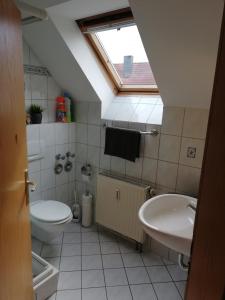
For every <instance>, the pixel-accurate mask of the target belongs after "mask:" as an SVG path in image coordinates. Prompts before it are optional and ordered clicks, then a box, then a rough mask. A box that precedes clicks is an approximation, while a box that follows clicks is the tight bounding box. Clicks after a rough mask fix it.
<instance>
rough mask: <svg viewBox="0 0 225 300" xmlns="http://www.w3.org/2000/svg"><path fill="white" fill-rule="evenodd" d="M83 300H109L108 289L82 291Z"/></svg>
mask: <svg viewBox="0 0 225 300" xmlns="http://www.w3.org/2000/svg"><path fill="white" fill-rule="evenodd" d="M82 300H107V298H106V289H105V288H103V287H101V288H89V289H82Z"/></svg>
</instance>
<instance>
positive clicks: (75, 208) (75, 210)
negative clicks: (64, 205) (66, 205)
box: [73, 190, 80, 223]
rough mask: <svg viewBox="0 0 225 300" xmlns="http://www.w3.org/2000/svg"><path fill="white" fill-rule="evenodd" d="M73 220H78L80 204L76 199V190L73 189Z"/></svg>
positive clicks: (76, 221)
mask: <svg viewBox="0 0 225 300" xmlns="http://www.w3.org/2000/svg"><path fill="white" fill-rule="evenodd" d="M73 222H75V223H78V222H80V204H79V202H78V199H77V191H76V190H74V205H73Z"/></svg>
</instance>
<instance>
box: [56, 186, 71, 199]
mask: <svg viewBox="0 0 225 300" xmlns="http://www.w3.org/2000/svg"><path fill="white" fill-rule="evenodd" d="M68 197H69V193H68V184H64V185H59V186H57V187H56V200H57V201H61V202H63V203H67V202H68V199H69V198H68Z"/></svg>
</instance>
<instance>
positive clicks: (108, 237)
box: [99, 231, 117, 242]
mask: <svg viewBox="0 0 225 300" xmlns="http://www.w3.org/2000/svg"><path fill="white" fill-rule="evenodd" d="M116 239H117V237H116V236H115V235H114V234H113V233H111V232H107V231H102V232H100V233H99V240H100V242H115V241H116Z"/></svg>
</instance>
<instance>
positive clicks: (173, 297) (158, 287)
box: [153, 282, 181, 300]
mask: <svg viewBox="0 0 225 300" xmlns="http://www.w3.org/2000/svg"><path fill="white" fill-rule="evenodd" d="M153 286H154V289H155V292H156V294H157V297H158V300H181V296H180V295H179V293H178V291H177V288H176V287H175V285H174V283H173V282H167V283H155V284H153Z"/></svg>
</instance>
